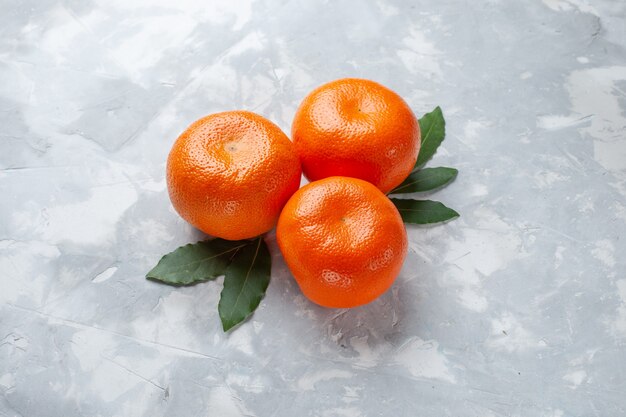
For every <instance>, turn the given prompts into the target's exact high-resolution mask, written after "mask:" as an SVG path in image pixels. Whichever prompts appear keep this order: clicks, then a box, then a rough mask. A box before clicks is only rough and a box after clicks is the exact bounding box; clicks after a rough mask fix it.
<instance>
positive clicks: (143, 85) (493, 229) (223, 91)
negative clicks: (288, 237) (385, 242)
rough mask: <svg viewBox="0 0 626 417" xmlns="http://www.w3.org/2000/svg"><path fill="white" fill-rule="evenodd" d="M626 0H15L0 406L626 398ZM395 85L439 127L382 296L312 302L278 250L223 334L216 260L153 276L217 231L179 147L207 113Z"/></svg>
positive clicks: (607, 405)
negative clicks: (397, 270)
mask: <svg viewBox="0 0 626 417" xmlns="http://www.w3.org/2000/svg"><path fill="white" fill-rule="evenodd" d="M625 48H626V5H625V3H624V2H622V1H608V0H598V1H595V2H589V1H587V0H542V1H540V0H532V1H531V0H529V1H523V2H511V1H504V0H485V1H472V2H461V1H451V0H448V1H435V0H431V1H421V2H409V1H406V2H399V1H398V2H392V1H389V2H383V1H378V2H368V3H367V4H366V3H365V2H356V1H326V2H312V1H304V0H300V1H296V0H293V1H286V0H275V1H262V0H257V1H234V0H231V1H223V2H220V3H217V2H213V1H209V2H199V1H192V0H177V1H172V2H168V1H164V0H161V1H149V0H144V1H131V0H106V1H105V0H101V1H79V0H75V1H71V0H68V1H50V0H29V1H6V0H5V1H2V2H1V3H0V196H1V197H0V219H1V220H0V285H1V287H0V415H1V416H3V417H8V416H10V417H14V416H24V417H37V416H42V417H43V416H46V417H50V416H52V417H56V416H58V417H61V416H62V417H71V416H150V417H154V416H219V417H224V416H226V417H228V416H257V417H264V416H275V417H279V416H285V417H287V416H289V417H291V416H320V417H332V416H337V417H360V416H433V417H440V416H455V417H456V416H476V417H490V416H523V417H526V416H547V417H564V416H621V415H625V414H626V394H625V393H626V263H625V261H624V254H625V253H626V233H625V232H626V114H625V113H626V50H625ZM345 76H357V77H365V78H371V79H374V80H377V81H379V82H381V83H383V84H385V85H387V86H389V87H391V88H393V89H394V90H396V91H397V92H398V93H400V94H401V95H402V96H403V97H405V98H406V100H407V101H408V102H409V104H410V105H411V106H412V107H413V109H414V110H415V112H416V113H417V114H419V115H421V114H423V113H424V112H426V111H429V110H431V109H432V108H433V107H435V106H436V105H441V106H442V108H443V110H444V114H445V116H446V119H447V122H448V136H447V139H446V141H445V142H444V144H443V146H442V148H441V149H440V150H439V152H438V153H437V155H436V156H435V158H434V159H433V161H431V163H430V166H437V165H448V166H454V167H457V168H459V169H460V175H459V177H458V179H457V180H456V182H455V183H453V184H452V185H451V186H449V187H448V188H446V189H445V190H443V191H441V192H439V193H437V194H436V195H435V196H433V197H432V198H434V199H439V200H441V201H443V202H444V203H446V204H447V205H449V206H451V207H453V208H455V209H457V211H459V212H460V213H461V218H460V219H458V220H456V221H453V222H451V223H448V224H446V225H443V226H438V227H432V228H418V227H409V236H410V253H409V256H408V258H407V261H406V264H405V267H404V269H403V272H402V274H401V276H400V277H399V278H398V280H397V281H396V284H395V285H394V286H393V288H392V290H390V291H389V292H388V293H387V294H385V295H384V296H383V297H381V298H380V299H379V300H377V301H375V302H374V303H372V304H370V305H368V306H365V307H362V308H358V309H354V310H327V309H323V308H319V307H316V306H315V305H313V304H311V303H309V302H308V301H306V300H305V299H304V298H303V296H302V295H301V294H300V292H299V290H298V288H297V286H296V285H295V284H294V282H293V281H292V279H291V278H290V275H289V273H288V271H287V270H286V267H285V265H284V263H283V261H282V260H281V258H280V255H279V254H278V251H277V247H276V244H275V240H274V238H273V236H270V237H269V239H268V241H269V243H270V245H271V249H272V253H273V256H274V268H273V269H274V271H273V277H272V282H271V284H270V287H269V289H268V293H267V296H266V298H265V299H264V301H263V302H262V304H261V306H260V308H259V310H258V311H257V312H256V314H255V315H254V316H253V318H252V320H250V321H249V322H247V323H246V324H244V325H243V326H241V327H240V328H238V329H237V330H236V331H234V332H232V334H229V335H225V334H223V333H222V331H221V328H220V324H219V318H218V316H217V301H218V296H219V291H220V284H221V280H218V281H217V282H212V283H208V284H204V285H198V286H196V287H191V288H170V287H166V286H161V285H158V284H155V283H152V282H148V281H146V280H144V278H143V277H144V274H145V273H146V271H148V270H149V269H150V268H151V267H152V266H153V265H154V264H155V263H156V262H157V261H158V259H159V258H160V256H161V255H162V254H164V253H166V252H168V251H170V250H173V249H174V248H176V247H178V246H179V245H181V244H184V243H187V242H191V241H196V240H198V239H201V238H202V236H201V234H199V233H198V232H196V231H194V230H193V229H192V228H191V227H189V226H188V225H186V224H185V223H184V222H183V221H182V220H181V219H180V218H179V217H178V216H177V215H176V214H175V213H174V211H173V209H172V208H171V206H170V204H169V200H168V197H167V192H166V189H165V181H164V168H165V165H164V162H165V158H166V155H167V152H168V150H169V148H170V146H171V144H172V142H173V140H174V139H175V138H176V136H177V135H178V133H180V132H181V131H182V130H183V129H184V128H185V127H186V126H187V125H188V124H189V123H191V122H192V121H193V120H195V119H197V118H198V117H200V116H203V115H205V114H208V113H211V112H216V111H222V110H228V109H239V108H242V109H249V110H253V111H255V112H258V113H260V114H262V115H265V116H267V117H269V118H271V119H272V120H274V121H275V122H276V123H278V124H279V125H280V126H281V127H282V128H283V129H284V130H285V131H286V132H289V130H290V123H291V119H292V117H293V114H294V112H295V109H296V107H297V105H298V103H299V101H300V100H301V99H302V98H303V97H304V95H305V94H306V93H307V92H308V91H310V90H311V89H312V88H314V87H316V86H318V85H319V84H321V83H323V82H326V81H329V80H332V79H335V78H340V77H345Z"/></svg>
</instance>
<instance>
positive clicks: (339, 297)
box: [276, 177, 407, 308]
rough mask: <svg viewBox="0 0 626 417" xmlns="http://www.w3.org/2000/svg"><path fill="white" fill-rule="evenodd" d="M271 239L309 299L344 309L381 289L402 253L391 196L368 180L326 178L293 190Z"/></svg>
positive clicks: (400, 230)
mask: <svg viewBox="0 0 626 417" xmlns="http://www.w3.org/2000/svg"><path fill="white" fill-rule="evenodd" d="M276 239H277V242H278V246H279V248H280V250H281V252H282V254H283V257H284V259H285V262H286V263H287V266H288V267H289V269H290V270H291V272H292V274H293V276H294V278H295V279H296V281H297V283H298V285H299V286H300V289H301V290H302V292H303V293H304V295H305V296H306V297H307V298H309V299H310V300H311V301H313V302H315V303H317V304H319V305H322V306H325V307H338V308H348V307H356V306H359V305H362V304H366V303H369V302H370V301H372V300H374V299H375V298H376V297H378V296H380V295H381V294H383V293H384V292H385V291H386V290H387V289H388V288H389V287H390V286H391V284H392V283H393V281H394V280H395V278H396V276H397V275H398V273H399V272H400V268H401V267H402V263H403V262H404V258H405V256H406V253H407V236H406V229H405V227H404V224H403V223H402V218H401V217H400V214H399V213H398V210H396V208H395V206H394V205H393V204H392V203H391V201H390V200H389V199H388V198H387V197H386V196H385V195H384V194H383V193H382V192H381V191H380V190H378V189H377V188H376V187H375V186H374V185H372V184H370V183H369V182H366V181H363V180H360V179H356V178H349V177H329V178H325V179H323V180H319V181H315V182H312V183H309V184H307V185H305V186H304V187H302V188H301V189H299V190H298V191H296V192H295V194H294V195H293V196H292V197H291V198H290V199H289V201H288V202H287V204H286V205H285V208H284V209H283V211H282V213H281V215H280V217H279V219H278V226H277V227H276Z"/></svg>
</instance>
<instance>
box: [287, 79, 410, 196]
mask: <svg viewBox="0 0 626 417" xmlns="http://www.w3.org/2000/svg"><path fill="white" fill-rule="evenodd" d="M291 133H292V139H293V141H294V144H295V145H296V149H297V151H298V154H299V155H300V160H301V162H302V170H303V171H304V175H305V176H306V177H307V178H308V179H309V180H310V181H315V180H319V179H322V178H326V177H330V176H335V175H339V176H348V177H354V178H361V179H363V180H366V181H369V182H371V183H372V184H374V185H375V186H377V187H378V188H379V189H380V190H381V191H382V192H384V193H387V192H389V191H391V190H392V189H393V188H394V187H396V186H398V185H399V184H400V183H401V182H402V181H404V179H405V178H406V177H407V176H408V175H409V174H410V173H411V170H412V169H413V167H414V165H415V161H416V160H417V154H418V152H419V148H420V127H419V123H418V121H417V118H416V117H415V115H414V114H413V112H412V111H411V109H410V108H409V106H408V105H407V104H406V102H405V101H404V100H403V99H402V98H401V97H400V96H399V95H398V94H396V93H394V92H393V91H391V90H390V89H388V88H386V87H384V86H382V85H380V84H378V83H375V82H374V81H369V80H363V79H358V78H344V79H340V80H336V81H332V82H330V83H328V84H324V85H322V86H321V87H318V88H317V89H315V90H314V91H313V92H311V93H310V94H309V95H308V96H307V97H306V98H305V99H304V100H303V101H302V103H301V104H300V107H299V108H298V110H297V112H296V115H295V117H294V120H293V124H292V129H291Z"/></svg>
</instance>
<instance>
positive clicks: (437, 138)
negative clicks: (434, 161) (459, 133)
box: [413, 106, 446, 170]
mask: <svg viewBox="0 0 626 417" xmlns="http://www.w3.org/2000/svg"><path fill="white" fill-rule="evenodd" d="M419 124H420V131H421V134H422V145H421V147H420V153H419V155H417V162H415V168H413V169H414V170H416V169H419V168H420V167H421V166H422V165H424V164H425V163H426V162H427V161H428V160H429V159H430V158H432V156H433V155H434V154H435V152H437V148H438V147H439V145H441V142H443V138H444V137H445V136H446V121H445V120H444V118H443V113H442V112H441V108H440V107H439V106H437V107H435V110H433V111H431V112H430V113H426V114H425V115H424V116H422V118H421V119H420V120H419Z"/></svg>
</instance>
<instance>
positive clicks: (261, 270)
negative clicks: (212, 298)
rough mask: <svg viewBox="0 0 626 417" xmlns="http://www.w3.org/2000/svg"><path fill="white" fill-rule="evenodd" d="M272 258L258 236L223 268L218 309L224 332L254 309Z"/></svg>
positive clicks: (267, 275)
mask: <svg viewBox="0 0 626 417" xmlns="http://www.w3.org/2000/svg"><path fill="white" fill-rule="evenodd" d="M271 269H272V258H271V256H270V252H269V250H268V248H267V245H266V244H265V242H264V241H263V238H262V237H258V238H257V239H255V240H254V241H252V242H251V244H249V245H247V246H245V247H244V248H242V249H241V251H239V252H238V253H237V254H236V255H235V257H234V258H233V261H232V262H231V264H230V265H229V266H228V267H227V268H226V276H225V277H224V289H223V290H222V294H221V296H220V303H219V305H218V310H219V313H220V318H221V319H222V327H223V329H224V331H228V330H229V329H231V328H232V327H234V326H235V325H237V324H239V323H241V322H242V321H243V320H245V319H246V317H248V316H249V315H250V314H252V312H253V311H254V310H255V309H256V308H257V307H258V305H259V303H260V302H261V299H262V298H263V296H264V295H265V290H266V289H267V286H268V285H269V282H270V271H271Z"/></svg>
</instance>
